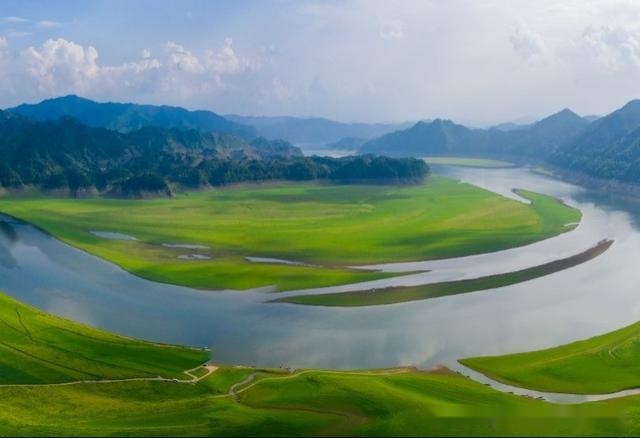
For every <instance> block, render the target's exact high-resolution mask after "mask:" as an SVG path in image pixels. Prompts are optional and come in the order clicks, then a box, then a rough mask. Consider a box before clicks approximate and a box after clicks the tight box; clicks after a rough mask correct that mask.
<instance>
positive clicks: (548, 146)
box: [359, 109, 589, 158]
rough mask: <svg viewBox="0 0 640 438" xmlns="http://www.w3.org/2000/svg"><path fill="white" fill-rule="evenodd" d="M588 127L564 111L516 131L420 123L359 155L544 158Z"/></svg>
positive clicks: (367, 145) (366, 146) (369, 145)
mask: <svg viewBox="0 0 640 438" xmlns="http://www.w3.org/2000/svg"><path fill="white" fill-rule="evenodd" d="M588 124H589V122H587V121H586V120H584V119H583V118H582V117H580V116H578V115H577V114H575V113H573V112H572V111H570V110H568V109H565V110H562V111H560V112H558V113H556V114H553V115H551V116H549V117H547V118H545V119H542V120H540V121H539V122H537V123H534V124H532V125H530V126H526V127H522V128H520V129H513V130H508V131H504V130H500V129H496V128H491V129H470V128H467V127H465V126H462V125H458V124H456V123H454V122H452V121H450V120H441V119H436V120H434V121H433V122H419V123H417V124H415V125H414V126H413V127H411V128H409V129H405V130H402V131H397V132H393V133H390V134H387V135H384V136H382V137H380V138H377V139H374V140H371V141H369V142H367V143H365V144H364V145H362V147H361V148H360V149H359V152H360V153H376V154H388V155H391V156H427V155H447V154H449V155H483V154H484V155H510V156H523V157H535V158H544V157H546V156H548V155H549V154H550V153H552V152H554V151H555V150H556V149H557V148H558V147H560V145H562V144H564V143H565V142H566V141H568V140H569V139H571V138H573V137H575V136H576V135H578V134H579V133H580V132H582V130H583V129H585V128H586V126H587V125H588Z"/></svg>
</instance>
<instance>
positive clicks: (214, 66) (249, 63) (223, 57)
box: [205, 38, 260, 74]
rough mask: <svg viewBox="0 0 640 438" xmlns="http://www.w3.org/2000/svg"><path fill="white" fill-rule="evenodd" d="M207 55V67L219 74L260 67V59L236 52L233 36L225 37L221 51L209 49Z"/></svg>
mask: <svg viewBox="0 0 640 438" xmlns="http://www.w3.org/2000/svg"><path fill="white" fill-rule="evenodd" d="M205 56H206V65H207V68H208V69H209V70H211V71H213V72H215V73H218V74H224V73H239V72H243V71H245V70H250V69H257V68H259V67H260V61H259V60H258V59H254V60H251V59H248V58H243V57H239V56H238V55H237V54H236V52H235V50H234V49H233V39H232V38H225V40H224V44H223V46H222V49H221V50H220V51H217V52H216V51H213V50H208V51H207V52H206V55H205Z"/></svg>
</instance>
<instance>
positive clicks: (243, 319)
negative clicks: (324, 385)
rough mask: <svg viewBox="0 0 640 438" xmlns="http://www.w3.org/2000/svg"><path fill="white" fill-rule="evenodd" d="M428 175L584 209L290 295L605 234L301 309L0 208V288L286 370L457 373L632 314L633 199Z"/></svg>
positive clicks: (483, 173)
mask: <svg viewBox="0 0 640 438" xmlns="http://www.w3.org/2000/svg"><path fill="white" fill-rule="evenodd" d="M437 171H438V172H439V173H444V174H446V175H449V176H451V177H454V178H458V179H460V180H462V181H466V182H470V183H473V184H476V185H478V186H481V187H485V188H488V189H490V190H493V191H495V192H498V193H501V194H503V195H505V196H511V197H515V198H516V199H518V197H517V195H515V194H513V193H512V189H513V188H523V189H527V190H533V191H537V192H541V193H545V194H549V195H553V196H557V197H559V198H561V199H563V200H564V201H565V202H567V203H569V204H571V205H574V206H577V207H578V208H580V209H581V210H582V211H583V214H584V217H583V220H582V222H581V224H580V225H579V226H578V227H577V228H576V229H575V230H574V231H571V232H569V233H565V234H563V235H561V236H558V237H555V238H552V239H548V240H545V241H542V242H538V243H535V244H532V245H528V246H525V247H520V248H515V249H512V250H508V251H502V252H498V253H492V254H485V255H478V256H471V257H464V258H459V259H450V260H439V261H430V262H416V263H402V264H387V265H381V266H374V267H364V268H377V269H385V270H389V271H396V272H408V271H415V270H416V269H429V270H430V272H424V273H419V274H409V275H406V276H401V277H396V278H393V279H386V280H382V281H378V282H369V283H367V284H365V285H362V284H360V285H348V286H342V287H335V288H323V289H318V290H313V291H305V292H304V293H328V292H336V291H342V290H357V289H362V288H363V287H364V286H375V287H379V286H384V285H409V284H424V283H430V282H436V281H443V280H448V279H454V278H456V279H457V278H472V277H476V276H480V275H487V274H492V273H499V272H508V271H512V270H515V269H520V268H524V267H528V266H532V265H537V264H541V263H544V262H546V261H550V260H554V259H558V258H562V257H567V256H570V255H573V254H576V253H578V252H580V251H584V250H585V249H587V248H589V247H591V246H593V245H594V244H595V243H596V242H598V241H599V240H601V239H603V238H611V239H614V240H615V244H614V245H613V246H612V247H611V248H610V249H609V250H608V251H607V252H605V253H604V254H603V255H601V256H600V257H597V258H596V259H594V260H591V261H589V262H587V263H584V264H582V265H580V266H577V267H574V268H571V269H569V270H566V271H562V272H558V273H555V274H552V275H549V276H546V277H542V278H538V279H536V280H532V281H529V282H526V283H521V284H516V285H512V286H508V287H504V288H499V289H493V290H488V291H481V292H476V293H471V294H466V295H457V296H451V297H442V298H436V299H430V300H425V301H418V302H410V303H402V304H394V305H388V306H375V307H360V308H335V307H307V306H298V305H292V304H280V303H278V304H273V303H271V304H269V303H265V301H267V300H269V299H272V298H274V295H273V294H270V293H269V292H268V291H266V290H253V291H248V292H234V291H220V292H205V291H198V290H192V289H189V288H185V287H178V286H172V285H166V284H159V283H154V282H150V281H147V280H144V279H141V278H138V277H135V276H133V275H131V274H129V273H127V272H125V271H123V270H121V269H120V268H118V267H117V266H114V265H112V264H110V263H108V262H105V261H103V260H101V259H98V258H96V257H94V256H91V255H89V254H86V253H84V252H82V251H79V250H77V249H74V248H72V247H69V246H68V245H65V244H63V243H61V242H59V241H58V240H56V239H54V238H52V237H50V236H48V235H46V234H44V233H42V232H41V231H39V230H37V229H35V228H34V227H32V226H30V225H28V224H24V223H20V222H18V221H15V220H12V219H10V218H7V217H4V218H2V221H4V225H2V226H0V290H2V291H5V292H6V293H8V294H9V295H12V296H14V297H16V298H17V299H19V300H21V301H24V302H27V303H30V304H32V305H34V306H36V307H39V308H41V309H43V310H46V311H47V312H51V313H54V314H57V315H60V316H64V317H67V318H70V319H73V320H76V321H81V322H85V323H88V324H91V325H93V326H96V327H101V328H104V329H107V330H110V331H113V332H116V333H121V334H125V335H129V336H136V337H140V338H144V339H150V340H156V341H163V342H170V343H183V344H190V345H197V346H208V347H210V348H211V349H212V350H213V354H214V357H215V360H216V361H217V362H221V363H241V364H253V365H259V366H289V367H294V368H302V367H316V368H325V367H331V368H377V367H390V366H397V365H415V366H418V367H430V366H433V365H435V364H439V363H441V364H444V365H447V366H449V367H451V368H454V369H457V370H462V371H463V372H464V373H465V374H470V372H468V370H464V369H463V368H461V366H460V365H458V364H457V362H456V360H457V359H458V358H462V357H468V356H476V355H487V354H492V355H493V354H502V353H511V352H515V351H524V350H531V349H539V348H545V347H550V346H556V345H559V344H563V343H566V342H570V341H573V340H577V339H582V338H586V337H589V336H594V335H598V334H602V333H605V332H607V331H611V330H614V329H617V328H620V327H622V326H624V325H627V324H630V323H632V322H635V321H637V320H640V288H638V285H640V269H638V266H637V260H640V227H639V226H638V224H637V223H636V220H637V218H639V217H640V204H639V203H638V202H637V201H629V200H622V199H616V198H613V197H608V196H603V195H599V194H597V193H594V192H590V191H587V190H585V189H581V188H579V187H576V186H573V185H570V184H567V183H564V182H561V181H558V180H555V179H552V178H550V177H548V176H544V175H541V174H537V173H535V172H533V171H531V170H529V169H525V168H507V169H471V168H461V167H438V168H437ZM0 209H1V201H0ZM297 293H300V292H291V294H297ZM278 296H283V295H281V294H278ZM474 377H477V378H479V379H481V377H479V376H475V375H474ZM534 395H535V394H534Z"/></svg>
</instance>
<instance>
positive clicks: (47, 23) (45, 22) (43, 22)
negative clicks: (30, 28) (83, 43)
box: [36, 20, 62, 29]
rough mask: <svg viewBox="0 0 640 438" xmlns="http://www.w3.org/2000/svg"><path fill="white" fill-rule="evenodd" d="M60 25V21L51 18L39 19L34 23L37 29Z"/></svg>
mask: <svg viewBox="0 0 640 438" xmlns="http://www.w3.org/2000/svg"><path fill="white" fill-rule="evenodd" d="M60 26H62V23H60V22H58V21H52V20H41V21H38V22H37V23H36V27H37V28H38V29H53V28H56V27H60Z"/></svg>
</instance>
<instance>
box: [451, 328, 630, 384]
mask: <svg viewBox="0 0 640 438" xmlns="http://www.w3.org/2000/svg"><path fill="white" fill-rule="evenodd" d="M460 362H461V363H462V364H464V365H465V366H468V367H469V368H473V369H474V370H477V371H479V372H481V373H483V374H486V375H487V376H489V377H491V378H493V379H495V380H499V381H502V382H505V383H509V384H512V385H517V386H522V387H526V388H531V389H536V390H540V391H549V392H564V393H574V394H601V393H602V394H605V393H611V392H617V391H622V390H625V389H631V388H638V387H640V323H635V324H632V325H630V326H628V327H624V328H622V329H620V330H616V331H614V332H611V333H607V334H605V335H602V336H596V337H594V338H590V339H587V340H583V341H578V342H573V343H571V344H567V345H562V346H560V347H555V348H549V349H546V350H539V351H532V352H526V353H518V354H509V355H504V356H491V357H474V358H469V359H464V360H461V361H460Z"/></svg>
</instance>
